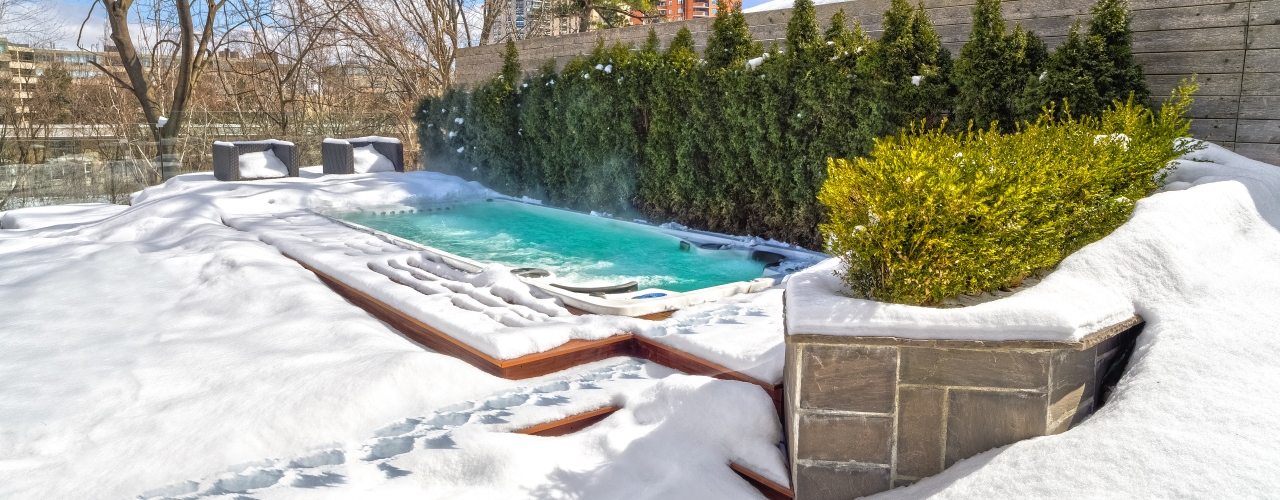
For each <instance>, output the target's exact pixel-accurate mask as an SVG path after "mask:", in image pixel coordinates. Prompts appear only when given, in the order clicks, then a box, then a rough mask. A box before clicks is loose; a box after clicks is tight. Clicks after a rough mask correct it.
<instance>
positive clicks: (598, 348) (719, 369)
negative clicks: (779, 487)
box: [299, 262, 782, 414]
mask: <svg viewBox="0 0 1280 500" xmlns="http://www.w3.org/2000/svg"><path fill="white" fill-rule="evenodd" d="M299 264H301V265H302V267H304V268H306V269H307V270H309V271H311V272H313V273H315V275H316V276H317V277H319V278H320V281H321V282H323V283H324V284H325V285H328V286H329V288H331V289H333V291H334V292H337V294H338V295H341V296H342V297H343V298H345V299H347V300H348V301H350V302H351V303H352V304H355V305H356V306H358V307H360V308H361V309H364V310H365V311H367V312H368V313H369V314H371V315H373V317H375V318H378V319H379V320H382V321H383V322H384V323H386V324H387V325H390V326H391V327H392V328H395V329H396V330H398V331H399V332H400V333H401V334H403V335H404V336H405V337H407V338H409V339H410V340H413V341H414V342H417V343H419V344H421V345H423V346H425V347H427V348H428V349H431V350H433V351H436V352H439V353H441V354H447V355H449V356H453V357H455V358H458V359H461V360H463V361H466V362H467V363H468V364H470V365H471V366H474V367H476V368H479V369H480V370H482V371H484V372H485V373H489V374H491V375H495V376H498V377H502V378H505V379H513V380H518V379H525V378H530V377H538V376H542V375H546V374H548V373H554V372H558V371H561V370H565V369H568V368H572V367H574V366H578V365H582V364H586V363H591V362H595V361H600V360H603V359H608V358H612V357H617V356H631V357H635V358H642V359H647V360H649V361H652V362H654V363H657V364H660V365H662V366H666V367H668V368H672V369H676V370H680V371H682V372H685V373H688V374H691V375H706V376H709V377H715V378H719V379H724V380H736V381H739V382H747V383H749V384H755V385H758V386H760V388H762V389H764V391H765V393H766V394H768V395H769V397H770V398H771V399H773V403H774V407H775V409H777V410H778V411H779V414H781V411H782V384H769V383H766V382H761V381H759V380H756V379H754V378H752V377H750V376H747V375H744V374H742V373H739V372H736V371H733V370H730V369H728V368H726V367H724V366H721V365H719V364H717V363H713V362H711V361H707V360H705V359H702V358H699V357H697V356H694V355H691V354H689V353H686V352H684V351H681V350H679V349H676V348H673V347H670V346H667V345H664V344H662V343H659V342H655V341H653V340H650V339H647V338H644V337H641V336H638V335H633V334H630V333H627V334H621V335H614V336H612V337H607V338H603V339H598V340H581V339H574V340H570V341H568V342H566V343H564V344H561V345H559V346H557V347H555V348H552V349H550V350H547V351H543V352H538V353H533V354H529V355H525V356H521V357H518V358H514V359H496V358H494V357H492V356H489V355H488V354H485V353H483V352H480V351H479V350H478V349H476V348H474V347H471V346H469V345H467V344H465V343H463V342H461V341H459V340H457V339H455V338H453V337H451V336H449V335H447V334H445V333H444V332H441V331H440V330H437V329H435V328H432V327H431V326H430V325H427V324H426V323H423V322H422V321H419V320H418V319H415V318H413V317H411V316H409V315H407V314H405V313H404V312H402V311H400V310H398V309H396V308H394V307H391V306H389V305H387V304H384V303H383V302H382V301H380V300H378V299H376V298H373V297H372V296H370V295H368V294H366V293H364V292H361V291H360V290H357V289H355V288H354V287H351V286H348V285H347V284H346V283H343V282H341V281H339V280H337V279H335V278H333V277H331V276H328V275H326V274H324V273H322V272H320V271H317V270H316V269H315V268H313V267H311V266H308V265H306V264H303V263H301V262H299ZM659 314H661V313H659Z"/></svg>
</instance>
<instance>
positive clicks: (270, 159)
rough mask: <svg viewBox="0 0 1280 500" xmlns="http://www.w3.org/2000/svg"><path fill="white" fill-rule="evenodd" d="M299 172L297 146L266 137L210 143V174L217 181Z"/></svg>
mask: <svg viewBox="0 0 1280 500" xmlns="http://www.w3.org/2000/svg"><path fill="white" fill-rule="evenodd" d="M297 176H298V148H297V147H296V146H294V145H293V143H291V142H285V141H277V140H265V141H240V142H221V141H218V142H214V143H213V177H214V178H216V179H218V180H220V181H242V180H253V179H275V178H280V177H297Z"/></svg>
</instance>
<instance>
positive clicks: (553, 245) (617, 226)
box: [340, 200, 764, 292]
mask: <svg viewBox="0 0 1280 500" xmlns="http://www.w3.org/2000/svg"><path fill="white" fill-rule="evenodd" d="M340 218H342V219H343V220H347V221H350V222H354V223H356V224H360V225H362V226H365V227H369V228H373V229H377V230H379V231H383V232H386V233H390V234H394V235H396V236H399V237H401V238H404V239H407V240H410V241H416V242H418V243H422V244H424V245H427V246H431V247H434V248H439V249H441V250H444V251H446V252H450V253H453V254H456V255H460V256H462V257H467V258H470V259H474V260H477V261H480V262H496V263H500V264H504V265H507V266H510V267H540V268H543V269H547V270H549V271H552V272H554V273H555V274H556V276H557V280H556V282H557V283H563V284H574V285H581V286H601V285H615V284H620V283H625V282H628V281H636V282H638V283H639V286H640V288H642V289H643V288H662V289H666V290H671V291H675V292H687V291H690V290H696V289H699V288H705V287H709V286H715V285H722V284H725V283H732V282H734V281H749V280H752V279H755V278H759V277H760V276H761V273H762V272H763V270H764V263H761V262H756V261H753V260H751V259H749V258H747V254H746V252H744V251H733V250H697V249H694V250H693V251H682V250H681V249H680V240H679V239H677V238H675V237H673V236H669V235H666V234H663V233H661V232H659V231H657V230H652V229H649V228H646V227H644V226H637V225H635V224H628V223H623V222H620V221H616V220H612V219H606V218H603V217H593V216H590V215H584V214H579V213H574V212H568V211H564V210H556V209H552V208H545V207H537V206H531V205H526V204H523V203H515V202H509V201H501V200H498V201H493V202H478V203H465V204H457V205H452V207H451V208H450V209H448V210H444V209H437V210H431V211H419V212H417V213H403V214H387V215H375V214H371V213H367V212H366V213H359V214H344V215H341V216H340Z"/></svg>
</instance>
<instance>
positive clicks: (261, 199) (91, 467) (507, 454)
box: [0, 168, 785, 499]
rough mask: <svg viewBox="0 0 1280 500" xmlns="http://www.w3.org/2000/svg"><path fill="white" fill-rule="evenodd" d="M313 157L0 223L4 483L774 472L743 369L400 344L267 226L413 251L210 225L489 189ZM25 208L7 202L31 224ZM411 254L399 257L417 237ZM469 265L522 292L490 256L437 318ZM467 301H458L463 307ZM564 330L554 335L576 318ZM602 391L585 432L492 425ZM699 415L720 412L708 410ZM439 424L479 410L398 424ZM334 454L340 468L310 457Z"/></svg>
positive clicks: (47, 493)
mask: <svg viewBox="0 0 1280 500" xmlns="http://www.w3.org/2000/svg"><path fill="white" fill-rule="evenodd" d="M304 172H306V175H305V176H304V177H303V178H286V179H275V180H266V181H256V182H245V183H238V182H227V183H221V182H216V181H214V180H213V178H212V176H211V175H210V174H207V173H206V174H190V175H184V176H179V177H177V178H174V179H172V180H170V181H168V182H166V183H165V184H164V185H162V186H157V187H154V188H149V189H147V190H145V191H143V192H140V193H137V194H136V195H135V197H134V200H133V201H134V203H133V206H132V207H129V208H127V209H123V210H120V209H116V212H117V213H114V215H111V216H109V217H106V218H102V217H101V216H100V214H96V213H92V211H91V210H79V211H76V210H70V211H68V213H76V214H77V215H67V216H66V218H64V219H62V220H61V222H62V224H61V225H54V226H50V227H46V228H43V229H19V230H5V231H0V470H3V471H4V472H3V474H0V475H2V476H3V480H0V498H55V499H56V498H69V499H79V498H122V497H132V496H137V495H144V494H145V496H153V495H158V496H174V497H180V498H196V497H201V496H209V495H213V496H218V495H223V496H224V497H231V496H235V495H237V494H238V492H251V493H252V494H253V496H254V497H255V498H273V497H272V496H270V495H279V496H278V497H279V498H293V497H299V496H313V495H315V494H317V493H327V492H331V491H338V490H334V489H322V490H316V489H313V488H314V487H316V486H321V485H327V484H329V485H331V487H332V488H339V487H341V488H345V489H343V490H341V491H343V492H347V493H349V492H355V491H366V490H378V491H382V492H384V493H386V494H384V495H380V496H387V495H391V494H394V493H395V492H397V491H403V490H405V489H408V490H412V491H416V490H418V489H419V488H423V487H424V485H428V486H429V485H439V486H440V488H441V489H440V490H439V491H451V492H454V493H455V494H456V495H455V496H461V497H467V498H472V497H475V496H476V495H472V494H471V492H476V493H477V494H478V495H479V496H486V495H490V496H494V497H502V498H510V497H515V496H524V497H529V496H537V495H536V492H538V491H567V492H573V491H587V492H598V491H602V489H606V488H608V485H609V484H611V482H614V481H622V480H623V479H626V478H630V479H626V480H627V481H629V482H627V483H626V484H631V485H638V484H641V483H645V482H650V483H651V482H654V478H665V479H666V481H665V482H663V483H662V487H661V488H658V489H657V491H659V496H666V495H668V494H669V495H672V496H675V497H689V498H693V497H704V496H705V497H707V498H714V497H717V496H718V497H721V498H729V497H734V496H739V497H740V496H742V492H743V491H749V487H747V486H746V483H743V482H741V481H740V480H738V479H737V478H736V477H734V476H733V475H732V473H731V472H729V470H728V469H727V466H726V464H727V463H728V462H729V461H740V462H743V463H745V464H748V465H750V466H752V467H753V468H755V469H756V470H758V471H760V472H761V473H762V474H766V475H768V476H769V477H773V478H775V479H778V480H783V479H785V471H784V469H783V463H782V459H781V455H780V453H779V452H778V451H777V449H776V448H774V446H773V443H775V442H776V441H777V438H778V431H779V429H778V424H777V422H776V416H774V413H773V410H772V406H771V404H770V402H769V401H768V398H767V396H766V395H765V394H764V393H763V392H762V391H760V390H759V388H758V387H756V386H753V385H751V384H743V383H737V382H727V381H720V380H713V379H706V378H701V377H691V378H681V379H680V380H673V381H671V382H669V383H667V382H659V381H658V380H657V379H659V378H661V377H665V376H668V375H669V374H670V373H671V372H670V370H667V369H665V368H662V367H658V366H656V365H651V364H648V363H640V362H636V361H634V360H629V361H626V360H624V361H623V362H622V365H625V366H623V367H622V368H616V367H613V368H607V369H605V368H602V366H603V365H600V364H597V365H590V366H585V367H578V368H575V369H572V370H568V371H566V372H561V373H557V374H553V375H550V376H547V377H543V378H538V379H530V380H523V381H507V380H501V379H497V378H494V377H491V376H488V375H486V374H484V373H482V372H480V371H478V370H476V369H474V368H472V367H471V366H470V365H467V364H465V363H463V362H461V361H458V360H456V359H454V358H451V357H448V356H443V355H439V354H436V353H432V352H430V351H427V350H425V349H423V348H421V347H420V346H418V345H417V344H414V343H413V342H411V341H409V340H407V339H405V338H404V337H402V336H400V335H399V334H398V333H397V332H395V331H394V330H391V329H390V328H389V327H387V326H386V325H385V324H383V323H381V322H379V321H377V320H375V319H374V318H372V317H370V316H369V315H368V314H367V313H365V312H364V311H362V310H360V309H359V308H356V307H355V306H353V305H351V304H350V303H348V302H346V301H345V300H343V299H342V298H340V297H339V296H337V295H336V294H334V293H333V292H332V291H330V290H329V289H328V288H327V287H326V286H324V285H323V284H322V283H320V282H319V280H318V279H316V277H315V275H314V274H312V273H310V272H309V271H306V270H305V269H303V268H302V267H301V266H299V265H297V263H295V262H293V261H291V260H289V259H288V258H286V257H284V256H282V255H280V253H279V249H278V248H276V247H273V246H270V245H268V244H267V243H265V242H264V240H273V241H274V240H279V241H285V240H289V239H290V238H296V239H297V241H302V240H305V238H307V237H308V235H311V237H314V238H317V239H319V240H321V241H324V242H325V244H330V243H333V244H336V245H338V246H339V247H342V248H344V249H345V250H342V251H344V252H352V253H356V254H357V255H359V254H360V253H361V252H369V253H371V254H373V255H380V256H382V257H386V256H387V255H390V256H392V257H396V258H399V257H400V256H401V255H400V254H397V253H396V252H402V253H409V254H412V253H413V252H403V251H402V250H403V249H391V252H389V253H383V252H382V251H383V250H386V249H387V248H386V247H384V246H378V245H374V244H372V243H371V244H370V245H371V246H367V247H366V246H362V244H363V243H362V241H361V240H359V239H358V238H354V237H351V234H350V233H347V234H346V236H347V237H346V238H345V239H339V240H338V241H336V242H335V241H329V240H326V239H325V238H323V236H324V235H323V234H322V233H323V230H322V229H317V228H308V227H306V226H305V225H301V226H297V227H295V228H293V229H299V228H300V229H301V231H294V230H293V229H290V230H289V231H280V232H278V233H273V234H272V236H274V239H273V238H272V237H270V236H267V237H263V236H264V235H265V234H266V232H263V233H257V232H253V233H251V232H245V231H240V230H237V229H234V228H232V227H228V226H227V225H225V224H224V220H239V221H241V222H243V223H246V224H252V223H253V222H254V218H255V217H256V218H257V220H259V221H262V224H263V225H264V226H266V225H269V224H267V223H268V222H270V221H271V220H276V221H280V220H283V219H287V218H288V217H289V216H290V215H289V214H297V213H299V210H300V208H302V207H307V208H316V209H345V208H350V207H357V206H366V207H367V206H375V205H381V206H384V207H385V206H393V205H394V204H401V205H402V206H403V205H405V204H411V203H415V202H416V201H418V200H424V199H430V200H447V199H457V198H462V197H468V196H476V195H480V196H494V195H496V193H493V192H492V191H489V190H487V189H485V188H484V187H483V186H480V185H478V184H475V183H468V182H463V181H462V180H460V179H458V178H456V177H449V176H444V175H440V174H432V173H425V172H418V173H412V174H403V175H402V174H367V175H361V176H342V177H338V176H330V177H321V178H316V177H317V176H318V173H317V172H316V169H315V168H308V169H304ZM40 212H41V210H40V209H36V210H15V211H12V212H8V213H6V214H5V217H6V219H7V220H17V221H19V222H18V224H19V225H24V224H28V223H30V225H31V226H35V225H39V224H36V223H35V222H34V221H36V217H37V216H38V215H40ZM23 221H28V222H23ZM245 221H248V222H245ZM264 231H265V230H264ZM311 231H319V232H315V233H313V232H311ZM335 251H338V250H335ZM405 257H406V259H405V260H404V261H402V262H403V263H406V264H408V263H409V259H408V257H412V255H407V256H405ZM349 260H352V261H357V262H360V263H361V265H364V266H366V267H365V269H366V271H368V272H369V273H371V274H376V275H377V276H378V279H380V280H382V281H384V282H388V283H390V280H389V279H388V277H387V276H386V275H382V274H378V273H376V272H374V271H370V270H369V269H368V263H369V262H370V260H367V259H366V260H363V261H361V260H358V259H349ZM398 262H399V261H398ZM383 263H384V265H385V266H386V267H385V269H391V270H401V269H397V268H395V267H392V266H391V264H390V263H389V262H388V260H387V259H385V258H384V259H383ZM418 264H419V265H422V266H425V267H429V264H427V263H423V262H418ZM440 272H442V273H446V274H447V272H446V271H444V270H440ZM455 272H456V271H455ZM468 279H472V280H478V281H477V283H480V284H481V285H482V286H483V287H488V288H489V291H487V292H486V293H518V292H519V290H510V291H507V292H503V291H497V292H493V291H494V290H495V289H498V288H500V285H501V283H498V282H497V281H498V280H495V279H492V278H491V276H486V275H483V274H481V275H478V276H464V277H458V280H457V281H453V282H452V283H450V284H449V286H456V287H458V289H459V290H461V291H459V292H452V291H451V293H453V294H454V298H457V299H458V303H460V304H462V305H461V306H459V305H458V303H455V302H454V301H453V300H450V301H448V303H447V304H444V303H441V304H437V308H438V311H437V313H438V314H441V315H448V314H461V313H460V311H466V310H467V309H466V307H469V306H471V305H472V304H470V303H468V302H467V301H466V300H464V299H463V297H470V295H469V293H468V290H464V289H463V288H464V287H461V286H460V285H462V284H467V285H469V286H472V287H473V288H477V287H475V285H472V284H471V282H469V281H467V280H468ZM486 283H487V284H486ZM397 286H399V287H400V288H403V289H404V290H406V291H407V292H411V293H414V294H418V295H419V296H421V294H420V293H419V292H417V291H414V290H412V289H410V288H407V287H404V286H400V285H397ZM470 291H474V290H470ZM530 309H532V307H531V308H530ZM473 312H474V311H473ZM542 314H546V313H545V312H544V313H542ZM480 316H483V314H481V315H480ZM480 316H466V315H460V316H458V317H453V319H452V320H453V321H457V322H458V323H459V325H460V326H468V325H467V324H466V323H467V322H468V321H472V320H475V321H479V320H480ZM725 316H726V317H731V316H732V315H729V314H727V313H726V315H725ZM548 317H550V316H549V315H548ZM484 320H485V321H490V322H491V323H493V322H494V320H493V319H492V318H491V317H488V316H485V317H484ZM609 321H613V320H609ZM628 321H630V320H628ZM685 322H686V327H688V328H694V329H696V327H697V325H696V324H693V323H694V322H693V321H690V320H688V319H686V320H685ZM576 327H577V328H582V329H585V330H588V331H590V330H591V328H592V327H589V326H587V327H584V326H582V325H577V326H576ZM573 328H575V326H572V325H571V326H570V327H568V333H565V334H574V335H576V334H578V333H572V330H573ZM600 331H603V330H600ZM610 331H612V330H610ZM531 332H532V333H533V334H532V335H530V336H529V338H530V339H532V340H531V341H534V342H543V341H544V340H542V339H541V338H540V335H541V333H540V332H542V333H546V332H548V330H538V329H537V328H533V329H531ZM555 335H559V334H558V333H554V332H552V333H550V334H548V335H547V336H548V337H551V338H554V337H555ZM775 338H776V341H777V342H781V335H780V334H777V335H776V337H775ZM722 350H723V349H722ZM609 363H613V364H614V365H617V364H618V361H617V360H611V361H610V362H609ZM606 364H608V363H606ZM601 370H603V374H602V372H601ZM561 387H564V389H561ZM610 387H615V388H613V389H611V388H610ZM601 388H603V389H601ZM597 389H601V390H597ZM522 398H523V399H522ZM609 403H613V404H617V403H623V404H627V405H629V409H628V410H625V411H624V412H620V413H619V414H617V415H615V416H614V417H611V418H610V419H609V420H607V421H606V422H613V423H610V424H609V425H608V426H602V427H601V428H600V429H599V430H594V429H593V430H592V431H591V432H590V433H588V434H583V435H582V436H581V437H566V438H534V437H529V436H515V435H508V434H507V433H506V431H509V430H511V429H512V428H514V427H518V426H523V425H525V424H530V423H535V422H543V421H547V420H553V419H555V418H559V417H560V416H564V415H568V414H571V413H576V412H579V411H582V410H585V409H590V408H592V407H599V406H601V405H604V404H609ZM424 415H425V416H426V417H424V418H419V417H421V416H424ZM436 417H439V419H438V420H434V421H433V422H429V420H432V419H435V418H436ZM415 419H417V420H418V422H416V423H411V422H410V421H411V420H415ZM708 419H715V420H716V429H714V430H711V431H707V430H706V429H705V427H706V426H707V425H708V423H707V422H708ZM449 422H456V424H449ZM388 423H392V425H390V426H388ZM445 424H448V425H462V424H474V427H473V428H469V429H461V430H459V432H458V433H457V435H452V434H451V435H449V436H447V437H445V438H443V439H442V440H440V441H433V439H435V437H439V436H434V435H432V436H427V435H425V434H424V435H422V436H418V435H416V434H415V435H413V436H408V435H407V433H412V432H418V431H422V432H423V433H430V432H435V431H440V430H447V431H450V432H452V431H451V430H450V429H445V427H446V425H445ZM481 424H482V425H481ZM432 426H435V427H432ZM429 428H430V429H429ZM419 437H421V440H419ZM388 438H392V439H388ZM509 440H514V441H509ZM432 443H435V444H432ZM513 443H515V444H513ZM557 443H560V444H557ZM516 444H519V446H518V447H517V446H516ZM437 445H438V446H437ZM335 450H336V452H335ZM338 452H340V453H338ZM338 466H341V467H345V468H344V469H343V471H334V470H332V469H325V467H330V468H332V467H338ZM673 467H674V469H673ZM317 468H319V469H317ZM312 469H317V470H321V471H322V472H316V471H314V470H312ZM530 471H533V472H530ZM335 474H336V475H335ZM539 474H541V475H539ZM600 478H606V479H608V480H601V479H600ZM645 478H648V479H645ZM326 481H328V482H326ZM431 487H432V488H434V487H435V486H431ZM712 488H714V490H715V491H714V492H711V491H710V490H709V489H712ZM258 490H263V491H266V493H265V494H263V495H262V496H259V494H258ZM434 491H436V490H433V491H432V494H435V493H434ZM609 491H611V492H614V493H617V494H623V493H626V494H628V495H630V493H629V492H625V490H609ZM713 493H714V494H713ZM704 494H705V495H704ZM352 495H355V494H354V493H352V494H350V495H348V494H346V493H343V494H339V495H338V496H352ZM414 495H417V496H420V495H421V492H418V493H414ZM706 495H710V496H706ZM357 496H358V495H357ZM442 496H450V495H449V494H442ZM606 496H607V495H606Z"/></svg>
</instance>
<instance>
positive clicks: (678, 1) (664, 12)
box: [654, 0, 742, 21]
mask: <svg viewBox="0 0 1280 500" xmlns="http://www.w3.org/2000/svg"><path fill="white" fill-rule="evenodd" d="M654 3H655V5H656V6H657V7H658V14H659V15H660V16H662V18H663V19H665V20H667V21H683V20H686V19H697V18H699V17H716V1H715V0H656V1H655V2H654ZM729 4H730V5H732V6H734V7H740V6H741V5H742V0H729Z"/></svg>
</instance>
